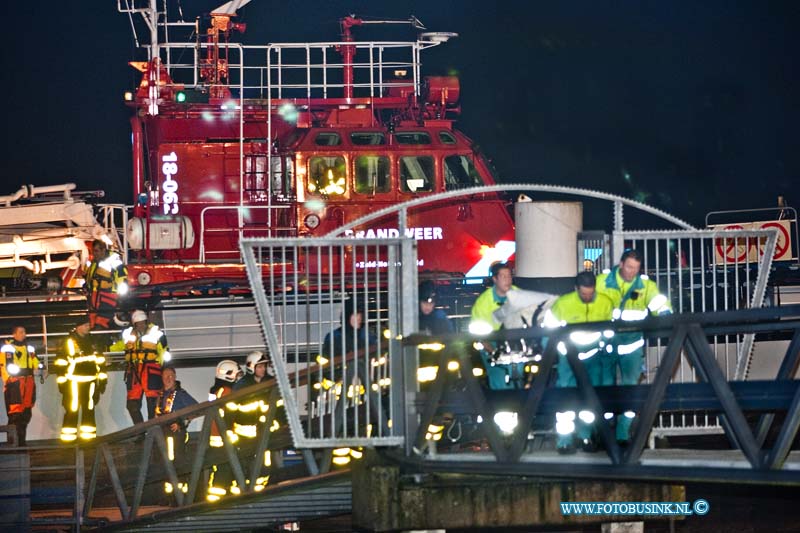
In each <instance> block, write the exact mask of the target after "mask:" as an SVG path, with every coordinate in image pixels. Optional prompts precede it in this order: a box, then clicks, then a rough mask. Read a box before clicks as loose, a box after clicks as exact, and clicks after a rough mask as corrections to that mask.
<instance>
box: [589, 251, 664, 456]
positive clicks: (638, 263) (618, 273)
mask: <svg viewBox="0 0 800 533" xmlns="http://www.w3.org/2000/svg"><path fill="white" fill-rule="evenodd" d="M641 268H642V254H641V253H640V252H639V251H638V250H625V252H624V253H623V254H622V257H621V258H620V261H619V265H617V266H615V267H614V268H612V269H611V270H610V271H607V272H604V273H602V274H600V275H599V276H598V277H597V290H598V292H601V293H603V294H605V295H607V296H608V297H609V298H610V299H611V301H612V302H613V303H614V313H613V316H614V319H615V320H622V321H626V322H629V321H637V320H643V319H644V318H646V317H647V316H648V315H649V314H653V315H663V314H668V313H671V312H672V311H671V309H670V306H669V300H668V299H667V297H666V296H664V295H663V294H661V292H659V290H658V286H657V285H656V284H655V282H654V281H652V280H651V279H650V278H648V277H647V275H645V274H641V273H640V271H641ZM614 346H615V350H614V353H613V355H612V357H605V361H606V362H605V363H604V364H603V376H602V380H603V385H613V384H614V382H615V378H616V373H617V367H619V375H620V379H619V383H618V384H620V385H636V384H637V383H639V378H640V377H641V375H642V373H643V371H644V368H643V366H644V338H643V337H642V334H641V333H620V334H618V335H616V337H615V338H614ZM635 416H636V413H634V412H633V411H625V413H623V415H622V416H620V417H617V429H616V437H617V441H619V443H620V444H622V445H625V444H627V443H628V441H629V440H630V428H631V424H632V423H633V419H634V417H635Z"/></svg>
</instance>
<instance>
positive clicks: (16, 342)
mask: <svg viewBox="0 0 800 533" xmlns="http://www.w3.org/2000/svg"><path fill="white" fill-rule="evenodd" d="M26 335H27V332H26V331H25V328H24V327H22V326H14V327H13V328H12V329H11V338H10V339H8V340H6V342H5V344H3V347H2V350H0V375H2V378H3V396H4V398H5V401H6V413H7V414H8V423H9V424H11V425H13V426H16V428H17V445H18V446H25V445H26V443H27V441H26V433H27V429H28V424H29V423H30V421H31V410H32V409H33V404H34V403H36V380H35V378H34V372H35V371H36V369H41V368H42V366H41V365H40V364H39V359H38V358H37V357H36V350H35V349H34V348H33V346H31V345H30V344H28V340H27V337H26ZM41 375H42V376H44V373H42V374H41Z"/></svg>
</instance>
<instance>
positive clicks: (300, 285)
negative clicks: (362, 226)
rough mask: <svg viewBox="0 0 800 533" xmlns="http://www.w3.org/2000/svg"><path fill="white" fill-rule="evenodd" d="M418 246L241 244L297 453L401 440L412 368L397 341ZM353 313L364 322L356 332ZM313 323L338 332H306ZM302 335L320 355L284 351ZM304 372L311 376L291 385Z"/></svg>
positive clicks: (411, 301)
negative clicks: (301, 449)
mask: <svg viewBox="0 0 800 533" xmlns="http://www.w3.org/2000/svg"><path fill="white" fill-rule="evenodd" d="M414 246H415V244H414V243H411V242H409V240H408V239H363V240H359V241H358V242H357V243H356V242H353V241H352V240H349V239H243V240H242V241H241V247H242V255H243V257H244V259H245V265H246V267H247V273H248V277H249V279H250V282H251V287H252V290H253V295H254V298H255V301H256V308H257V310H258V313H259V316H260V319H261V323H262V326H263V328H264V335H265V337H266V341H267V347H268V349H269V352H270V355H271V358H272V360H273V362H274V364H275V370H276V376H277V379H278V383H279V384H280V387H281V395H282V396H283V398H284V400H285V405H286V412H287V416H288V419H289V425H290V427H291V429H292V435H293V438H294V442H295V445H296V446H298V447H304V448H305V447H312V448H313V447H332V446H364V445H398V444H401V443H402V442H403V438H402V435H403V431H404V429H403V422H402V418H403V416H402V415H403V413H404V395H403V383H404V377H403V376H404V372H406V371H407V368H406V366H405V365H404V360H403V358H402V351H401V350H400V348H399V344H398V342H397V340H396V338H397V337H398V336H399V335H401V334H402V331H403V330H402V329H401V328H402V324H403V314H404V313H409V312H410V313H416V298H415V297H414V294H415V293H416V248H415V247H414ZM402 249H405V253H403V252H401V250H402ZM401 258H402V259H401ZM288 264H292V265H293V268H291V269H289V268H288V267H287V265H288ZM270 265H277V266H276V267H275V268H269V266H270ZM409 308H411V309H410V310H409ZM356 314H357V315H360V317H361V319H362V321H363V322H362V324H361V325H360V326H358V327H357V328H353V326H354V325H355V321H356V320H358V319H357V318H356V317H352V322H351V315H356ZM413 317H414V320H415V319H416V315H415V314H414V315H413ZM313 322H319V323H322V324H324V323H326V322H328V323H330V322H333V323H334V325H335V326H336V329H335V330H334V331H333V332H332V331H330V330H328V331H325V330H323V329H322V328H321V327H311V326H309V327H307V328H306V330H305V331H301V329H300V328H301V327H302V325H303V324H311V323H313ZM384 332H386V333H385V334H384ZM298 338H305V339H306V340H307V341H308V343H309V344H310V345H311V346H312V348H313V347H316V350H313V351H312V353H311V354H308V353H304V352H301V351H300V350H298V349H296V348H295V349H294V350H292V349H287V344H289V345H291V344H292V342H291V341H292V340H295V339H298ZM287 340H288V341H289V342H288V343H287ZM295 346H297V344H296V343H295ZM316 354H318V355H317V357H313V356H314V355H316ZM299 370H302V371H304V372H307V373H308V375H309V376H313V379H312V380H310V381H309V382H308V383H301V382H300V381H298V380H297V379H295V380H294V381H292V380H291V379H290V378H289V375H290V373H292V372H295V373H294V376H295V377H296V376H298V374H297V373H296V372H297V371H299ZM312 421H313V422H312Z"/></svg>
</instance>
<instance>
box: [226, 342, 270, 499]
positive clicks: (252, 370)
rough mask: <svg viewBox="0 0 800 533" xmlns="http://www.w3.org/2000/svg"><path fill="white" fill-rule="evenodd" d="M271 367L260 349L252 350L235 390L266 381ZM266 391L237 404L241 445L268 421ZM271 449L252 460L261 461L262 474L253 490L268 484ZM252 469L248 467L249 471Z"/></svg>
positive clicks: (251, 438) (234, 387)
mask: <svg viewBox="0 0 800 533" xmlns="http://www.w3.org/2000/svg"><path fill="white" fill-rule="evenodd" d="M268 368H269V359H268V358H267V356H266V355H265V354H264V353H263V352H260V351H254V352H251V353H250V354H249V355H248V356H247V359H246V362H245V369H246V370H245V372H246V374H245V376H244V377H243V378H242V379H240V380H239V381H237V382H236V383H235V384H234V386H233V390H234V391H237V390H240V389H244V388H247V387H250V386H252V385H256V384H258V383H262V382H264V381H265V380H266V379H268V378H267V375H268V372H267V369H268ZM265 398H266V393H260V394H258V395H257V396H252V397H249V398H243V399H242V400H240V401H239V403H237V404H236V411H237V412H236V417H235V421H234V422H233V431H234V433H236V435H238V436H239V438H240V442H241V443H242V444H241V446H245V445H247V442H248V441H250V442H252V441H253V440H254V439H255V438H256V436H257V435H258V427H259V422H261V423H263V422H265V421H266V416H267V411H268V410H269V408H270V407H269V404H268V403H267V402H266V400H265ZM276 424H277V421H275V422H273V428H276V427H277V426H276ZM269 453H270V452H269V450H265V452H264V457H263V458H258V457H255V458H252V459H251V460H257V461H261V462H262V464H261V470H262V471H261V474H260V475H259V476H258V477H257V478H256V479H255V481H254V483H253V490H255V491H260V490H263V489H264V487H266V486H267V482H268V481H269V475H268V473H267V472H266V469H267V468H269V467H270V466H271V460H270V457H269ZM249 471H250V470H249V469H248V472H249Z"/></svg>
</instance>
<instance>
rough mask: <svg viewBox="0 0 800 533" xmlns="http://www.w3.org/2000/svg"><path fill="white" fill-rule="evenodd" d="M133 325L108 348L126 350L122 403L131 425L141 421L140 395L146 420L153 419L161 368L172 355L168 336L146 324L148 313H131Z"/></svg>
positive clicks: (161, 384)
mask: <svg viewBox="0 0 800 533" xmlns="http://www.w3.org/2000/svg"><path fill="white" fill-rule="evenodd" d="M131 323H132V324H133V325H132V326H130V327H128V328H126V329H125V330H124V331H123V332H122V338H121V339H120V340H118V341H117V342H116V343H114V344H113V345H112V346H111V351H119V350H125V364H126V367H125V385H126V387H127V390H128V394H127V402H126V404H125V407H126V409H127V410H128V414H130V417H131V420H132V421H133V423H134V424H139V423H140V422H143V421H144V418H143V417H142V395H144V397H145V398H146V401H147V419H148V420H150V419H151V418H153V417H154V416H155V409H156V401H157V398H158V394H159V392H160V391H161V389H162V387H163V383H162V380H161V365H163V364H164V363H166V362H168V361H169V360H170V359H171V358H172V356H171V355H170V353H169V347H168V345H167V337H166V335H165V334H164V332H163V331H161V329H159V327H158V326H156V325H155V324H152V323H150V322H148V320H147V313H145V312H144V311H141V310H138V309H137V310H136V311H134V312H133V313H131Z"/></svg>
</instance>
